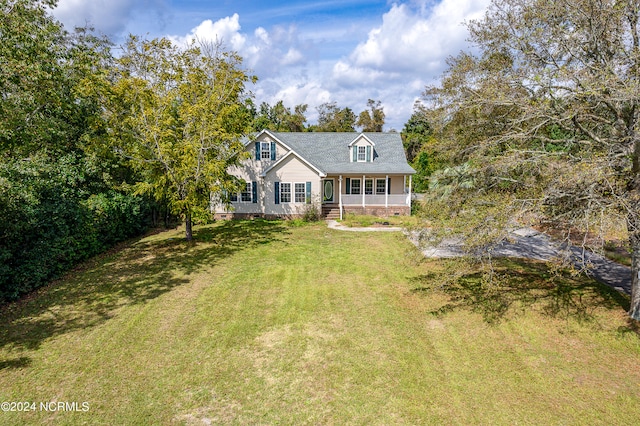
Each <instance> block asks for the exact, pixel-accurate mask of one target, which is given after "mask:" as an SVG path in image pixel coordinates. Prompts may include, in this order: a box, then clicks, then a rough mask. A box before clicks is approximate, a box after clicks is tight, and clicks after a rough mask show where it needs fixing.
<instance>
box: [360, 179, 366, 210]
mask: <svg viewBox="0 0 640 426" xmlns="http://www.w3.org/2000/svg"><path fill="white" fill-rule="evenodd" d="M365 177H366V176H365V175H362V184H361V185H360V191H362V209H363V210H364V208H365V202H364V178H365ZM362 214H364V212H362Z"/></svg>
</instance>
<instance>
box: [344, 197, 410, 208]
mask: <svg viewBox="0 0 640 426" xmlns="http://www.w3.org/2000/svg"><path fill="white" fill-rule="evenodd" d="M362 197H363V196H362V195H344V194H343V195H342V204H343V205H345V206H361V205H362ZM385 199H386V200H385ZM385 201H386V203H385ZM385 204H388V205H390V206H408V205H409V194H389V195H386V196H385V195H368V194H366V195H364V205H365V206H384V205H385Z"/></svg>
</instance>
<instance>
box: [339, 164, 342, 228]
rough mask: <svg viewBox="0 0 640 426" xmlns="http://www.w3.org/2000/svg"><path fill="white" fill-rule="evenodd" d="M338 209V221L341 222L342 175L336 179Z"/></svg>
mask: <svg viewBox="0 0 640 426" xmlns="http://www.w3.org/2000/svg"><path fill="white" fill-rule="evenodd" d="M338 182H339V185H338V186H339V188H338V209H339V210H340V220H342V175H340V177H339V178H338Z"/></svg>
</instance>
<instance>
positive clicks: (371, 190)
mask: <svg viewBox="0 0 640 426" xmlns="http://www.w3.org/2000/svg"><path fill="white" fill-rule="evenodd" d="M367 182H369V183H370V184H371V188H370V189H369V191H370V192H367ZM364 194H365V195H373V178H368V179H365V180H364Z"/></svg>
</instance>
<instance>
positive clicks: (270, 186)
mask: <svg viewBox="0 0 640 426" xmlns="http://www.w3.org/2000/svg"><path fill="white" fill-rule="evenodd" d="M276 181H277V182H289V183H291V202H290V203H280V204H276V203H275V192H274V191H275V183H274V182H276ZM296 182H297V183H303V182H311V200H312V202H316V203H317V202H319V197H320V177H319V176H318V173H317V172H316V171H315V170H313V169H312V168H310V167H309V166H308V165H306V164H305V163H304V162H302V161H301V160H300V159H298V158H297V157H295V156H293V155H292V156H290V157H289V158H287V159H286V160H285V161H283V162H282V163H280V164H279V165H278V167H276V168H275V169H273V170H270V171H269V173H267V176H266V178H265V179H264V185H263V187H264V186H266V188H265V189H264V192H263V195H264V198H263V200H264V207H265V210H264V212H265V213H266V214H275V215H292V214H301V213H302V210H303V209H304V208H305V203H295V202H294V194H293V191H294V184H295V183H296Z"/></svg>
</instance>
